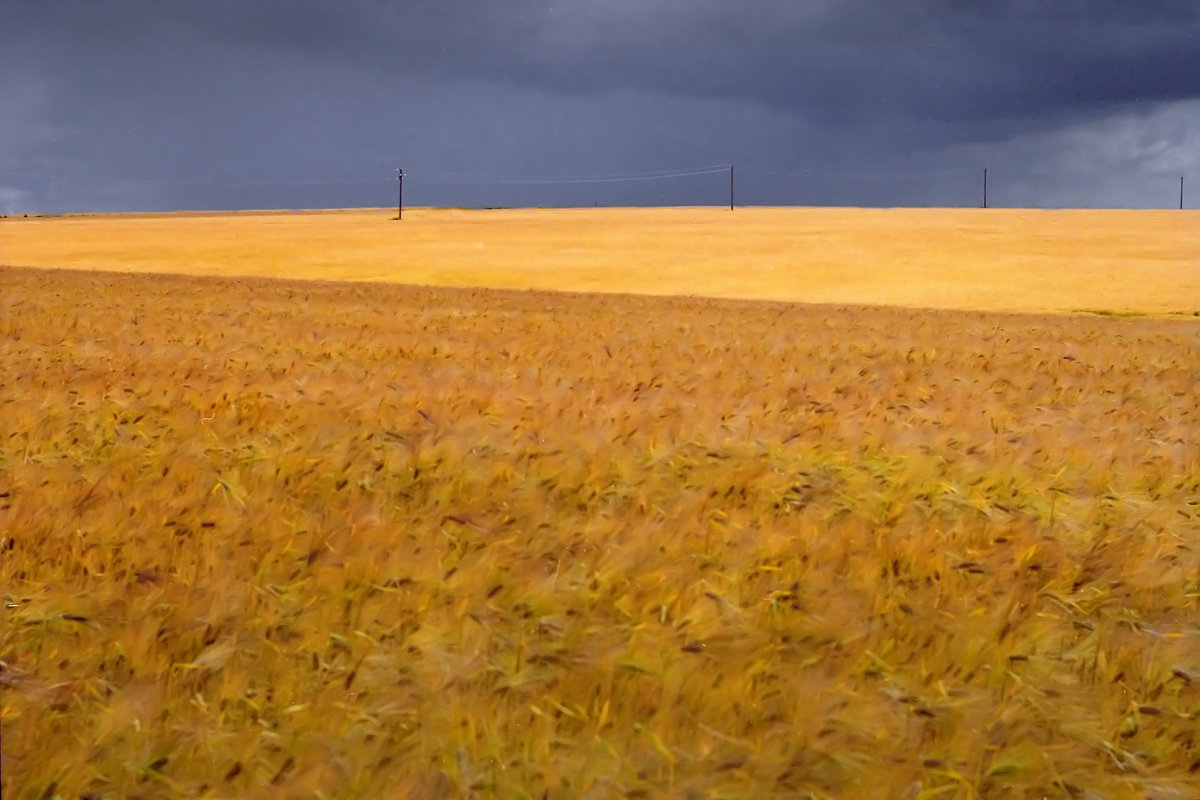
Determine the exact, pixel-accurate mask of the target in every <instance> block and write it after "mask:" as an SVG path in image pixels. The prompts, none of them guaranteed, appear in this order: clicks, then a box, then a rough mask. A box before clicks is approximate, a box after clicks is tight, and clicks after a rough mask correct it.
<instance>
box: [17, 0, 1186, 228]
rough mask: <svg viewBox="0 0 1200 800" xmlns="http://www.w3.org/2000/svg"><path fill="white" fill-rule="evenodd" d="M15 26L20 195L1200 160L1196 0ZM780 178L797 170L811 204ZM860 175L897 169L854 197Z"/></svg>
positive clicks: (180, 196) (616, 3)
mask: <svg viewBox="0 0 1200 800" xmlns="http://www.w3.org/2000/svg"><path fill="white" fill-rule="evenodd" d="M0 23H2V26H0V70H3V74H4V75H7V76H9V77H8V80H7V87H8V88H6V90H5V91H6V92H7V97H6V100H7V102H6V103H5V104H3V107H0V203H3V202H5V198H6V197H8V198H10V199H9V200H8V205H10V206H13V205H19V204H20V203H19V202H18V201H16V200H12V199H11V198H14V197H18V196H24V197H26V198H27V199H30V200H31V201H32V202H43V203H46V204H49V205H55V204H59V205H61V204H63V203H68V204H69V203H70V202H77V203H82V204H83V205H84V206H87V207H106V204H111V202H113V201H110V199H108V198H109V195H112V194H113V193H115V195H116V196H118V197H123V198H125V199H124V201H123V202H126V203H132V204H150V205H161V204H167V205H172V204H179V205H196V204H218V205H222V204H229V203H230V202H231V201H230V200H228V199H222V197H221V195H220V193H219V192H217V191H216V190H215V189H213V188H212V187H206V186H205V185H204V184H203V181H205V180H212V181H214V182H219V181H225V182H226V184H228V182H229V181H230V179H231V176H234V175H236V176H237V177H238V178H239V179H241V180H242V181H243V182H244V183H245V184H246V185H247V187H248V188H247V192H246V193H245V194H254V191H257V192H258V194H257V196H258V197H259V198H261V200H260V201H259V202H262V203H264V204H303V203H305V202H309V201H308V199H307V197H297V192H298V191H299V189H298V187H300V186H301V184H302V181H303V180H304V178H303V177H301V178H296V177H295V176H297V175H301V176H307V177H308V178H311V179H313V181H314V183H312V184H311V185H310V187H309V189H308V190H306V191H309V196H311V197H312V198H313V199H312V200H311V202H313V203H317V204H321V203H334V202H339V201H338V200H337V198H333V197H331V196H330V195H329V194H328V192H331V191H333V189H330V188H326V189H325V190H322V191H324V192H326V194H322V195H319V196H318V195H317V194H314V191H315V190H312V188H311V186H316V185H325V186H326V187H331V186H333V185H334V184H332V183H330V184H317V183H316V182H315V181H316V179H317V178H322V179H324V178H328V179H331V180H332V179H338V178H348V179H352V178H357V177H359V176H371V175H378V174H380V173H381V172H386V171H387V170H388V169H389V168H390V165H391V164H393V163H394V162H395V161H396V160H397V158H398V157H400V156H403V157H404V158H405V159H406V163H408V164H412V165H414V166H415V167H421V166H426V165H427V166H428V167H429V168H430V170H431V171H432V169H433V167H434V166H436V167H437V168H438V169H447V168H453V169H455V170H461V171H473V172H479V171H485V170H486V171H490V172H491V173H492V174H497V173H500V174H506V175H512V174H547V173H555V174H564V173H575V174H578V173H581V172H582V173H588V172H595V171H601V172H603V171H610V170H617V171H621V170H622V169H624V168H626V167H629V168H634V169H639V170H640V169H655V168H658V167H660V166H664V165H665V166H667V167H671V166H676V165H681V164H682V165H687V164H693V163H695V164H703V163H711V162H712V161H713V160H714V159H716V160H718V161H721V160H738V161H739V163H745V162H747V161H749V162H750V164H749V166H750V167H751V169H748V170H747V172H746V179H747V181H748V182H749V188H750V189H751V192H752V194H753V193H754V192H757V193H758V194H757V197H759V198H761V199H760V200H759V201H760V202H817V203H819V202H864V203H865V202H879V203H883V204H886V203H896V202H899V203H905V202H907V203H941V202H954V203H957V202H963V201H966V199H967V198H968V197H969V196H970V190H968V185H969V184H964V183H962V180H963V178H962V174H961V172H962V169H963V168H965V166H966V165H967V164H968V163H969V162H970V161H971V160H972V159H975V160H978V159H980V158H984V159H986V158H987V157H988V155H989V151H988V150H987V146H988V144H989V143H991V144H992V145H994V146H995V150H994V152H995V153H996V154H998V155H1001V156H1004V155H1008V156H1011V157H1013V158H1019V159H1021V160H1023V162H1025V164H1026V167H1025V169H1026V171H1028V170H1029V169H1033V167H1032V166H1030V165H1033V164H1035V163H1037V164H1040V165H1041V166H1040V167H1038V169H1041V170H1043V171H1045V170H1046V169H1047V165H1052V164H1053V163H1054V162H1055V161H1056V159H1057V155H1056V153H1055V152H1053V148H1056V147H1057V148H1061V147H1064V146H1067V145H1066V144H1064V143H1065V142H1078V141H1084V142H1086V143H1088V146H1090V147H1093V148H1094V149H1096V150H1097V152H1101V151H1103V153H1108V152H1109V151H1110V150H1111V149H1112V146H1113V145H1112V144H1111V141H1117V140H1119V141H1121V142H1126V144H1124V145H1122V147H1124V150H1122V151H1121V152H1123V153H1125V156H1123V157H1124V159H1125V160H1124V161H1122V162H1121V163H1120V164H1119V165H1118V166H1117V167H1115V168H1121V169H1124V168H1128V169H1138V170H1143V171H1144V170H1146V169H1149V168H1148V167H1146V164H1148V163H1152V164H1154V165H1155V166H1154V167H1153V169H1155V170H1159V171H1162V170H1166V171H1170V170H1174V169H1179V168H1182V167H1183V166H1188V165H1190V164H1192V163H1193V159H1194V157H1193V156H1191V155H1188V153H1189V152H1190V151H1189V150H1188V147H1190V142H1191V141H1192V140H1191V139H1190V138H1188V137H1190V136H1191V135H1192V134H1191V133H1190V129H1189V126H1188V125H1187V124H1186V123H1187V121H1188V120H1191V119H1193V118H1194V117H1195V113H1196V110H1197V106H1196V105H1195V103H1194V101H1195V100H1196V99H1197V98H1200V58H1198V56H1197V54H1198V53H1200V4H1197V3H1195V2H1193V0H1158V1H1157V2H1155V1H1154V0H1146V1H1144V2H1129V1H1128V0H997V2H989V3H983V2H975V1H974V0H913V1H912V2H904V3H898V2H885V0H869V1H868V0H862V1H861V2H854V1H853V0H743V2H737V3H734V2H723V1H722V0H657V1H653V0H563V1H562V2H546V1H545V0H510V1H509V2H504V3H498V2H484V1H483V0H470V1H468V0H408V1H407V2H400V3H388V2H382V1H381V0H362V1H361V2H346V1H345V0H343V2H333V1H332V0H289V2H282V0H280V1H278V2H267V1H266V0H259V1H257V2H238V1H237V0H208V1H207V2H203V3H185V2H149V0H145V1H143V2H134V1H133V0H93V1H92V2H56V3H46V2H33V1H32V0H15V1H14V0H10V2H9V3H8V4H7V5H5V6H4V7H3V19H2V20H0ZM1181 120H1182V121H1183V122H1181ZM1149 121H1155V124H1156V125H1159V126H1160V127H1161V130H1162V134H1161V136H1160V135H1159V133H1158V132H1156V131H1158V129H1157V128H1156V129H1148V128H1146V127H1145V126H1146V125H1149V124H1150V122H1149ZM1139 125H1140V126H1141V127H1139ZM1096 126H1099V127H1096ZM1076 129H1078V130H1079V131H1084V133H1081V134H1080V135H1079V136H1076V137H1075V139H1072V138H1071V136H1070V135H1067V134H1064V133H1063V132H1064V131H1072V130H1076ZM1134 130H1136V131H1140V133H1139V134H1138V135H1134V134H1133V133H1131V131H1134ZM1106 131H1110V132H1111V135H1112V136H1115V137H1117V139H1112V138H1111V136H1110V138H1108V139H1106V138H1105V137H1106V136H1107V135H1108V134H1106V133H1105V132H1106ZM1139 136H1140V137H1141V138H1139ZM1038 137H1041V138H1038ZM1121 137H1124V138H1121ZM1146 137H1149V138H1146ZM1164 137H1165V138H1164ZM1143 139H1144V140H1145V141H1143ZM1110 140H1111V141H1110ZM1128 142H1133V143H1134V144H1128ZM1106 148H1107V150H1106ZM1164 153H1165V154H1166V155H1164ZM755 166H757V167H758V168H759V169H760V175H759V177H758V178H757V179H755V178H754V173H753V167H755ZM851 169H853V170H857V172H855V173H854V174H848V172H847V171H848V170H851ZM1013 169H1014V170H1015V169H1017V166H1014V167H1013ZM771 170H775V171H777V172H780V173H786V172H789V171H797V170H800V171H804V172H805V174H806V175H807V178H806V180H805V181H804V182H803V186H804V187H805V188H804V192H803V193H802V196H800V195H797V194H796V190H795V187H796V185H797V183H796V182H795V181H790V180H788V179H786V178H785V177H784V176H782V175H777V176H775V178H772V177H771V176H770V174H769V173H770V172H771ZM939 170H942V171H946V172H947V174H949V173H950V172H954V173H955V174H956V175H957V176H958V177H955V178H954V179H953V180H950V179H949V178H947V179H945V180H943V179H942V178H941V177H939V175H940V172H939ZM1051 171H1053V170H1051ZM415 172H419V170H415ZM67 173H70V174H74V175H76V176H81V177H80V180H79V181H77V183H76V185H77V188H76V190H75V191H76V192H77V194H76V195H75V196H74V197H73V198H72V197H70V196H67V197H64V196H63V192H66V191H67V189H65V188H62V186H65V185H68V184H69V181H68V179H67V178H66V177H64V176H65V175H66V174H67ZM911 173H920V174H921V175H922V176H923V179H922V180H921V181H919V182H916V181H914V180H913V178H912V175H911ZM863 174H870V175H882V176H884V177H883V178H880V179H878V180H877V181H876V184H875V185H873V186H871V187H866V185H865V184H863V186H864V188H863V189H862V191H861V192H860V195H861V196H860V195H855V194H854V193H853V191H850V190H848V189H847V188H846V187H847V186H850V187H853V186H854V185H855V183H854V182H855V181H859V182H860V183H861V182H862V180H863ZM21 176H24V177H21ZM87 176H94V179H93V180H92V181H91V183H90V184H88V183H87V180H85V179H86V178H87ZM888 176H891V179H890V180H891V183H890V184H889V183H888V180H889V178H888ZM416 177H417V175H416V174H414V178H416ZM1020 177H1021V180H1023V181H1026V184H1027V185H1028V186H1029V187H1031V188H1029V192H1030V193H1031V197H1030V198H1029V199H1028V200H1026V202H1036V201H1037V199H1038V197H1040V196H1043V195H1044V194H1045V193H1044V192H1042V193H1041V195H1039V191H1040V190H1038V189H1037V188H1036V185H1037V181H1036V180H1035V178H1036V176H1032V177H1031V175H1028V174H1022V175H1021V176H1020ZM1076 177H1077V178H1078V180H1080V181H1084V180H1085V177H1086V176H1076ZM293 179H295V180H296V183H295V184H290V186H291V188H289V184H287V183H286V182H285V180H293ZM188 180H191V181H193V183H192V184H185V183H183V181H188ZM256 180H257V181H261V182H262V183H263V184H264V185H265V184H268V183H272V182H274V183H273V184H272V186H271V187H270V191H267V189H266V188H263V187H260V189H261V191H259V190H253V186H252V184H253V183H254V181H256ZM1108 180H1111V177H1110V178H1109V179H1108ZM156 181H157V182H156ZM947 181H949V182H947ZM60 184H61V185H60ZM1014 185H1015V181H1014ZM1023 185H1024V184H1023ZM55 187H59V188H55ZM89 187H90V188H89ZM415 188H416V189H418V190H422V188H421V186H420V184H419V183H418V184H416V185H415ZM428 188H432V187H428ZM1081 188H1084V187H1081ZM89 191H90V192H91V195H88V194H87V193H88V192H89ZM372 191H374V190H372ZM455 191H458V195H456V196H462V195H463V193H464V192H465V193H467V194H471V193H472V192H476V194H475V195H474V196H473V197H468V198H466V199H464V200H463V202H468V203H469V202H476V201H478V202H485V201H484V199H483V197H484V195H483V194H481V193H479V191H481V190H478V191H477V190H476V189H473V188H471V187H466V188H460V189H458V190H455ZM541 191H542V192H543V193H542V194H540V195H536V198H541V199H546V198H549V200H548V202H557V201H558V199H556V198H554V197H552V196H550V195H547V194H545V190H541ZM848 191H850V194H847V192H848ZM1106 191H1108V190H1107V189H1106ZM1156 191H1157V190H1156ZM442 192H443V193H442V195H437V197H441V198H443V199H446V198H449V197H450V196H451V195H453V194H454V191H452V190H451V189H446V188H445V187H443V190H442ZM78 193H82V195H81V194H78ZM106 193H107V194H106ZM489 196H494V195H489ZM528 196H529V197H531V198H535V195H533V194H529V195H528ZM608 197H609V196H607V195H606V199H608ZM536 198H535V200H533V201H536ZM624 199H627V198H623V197H616V198H615V199H614V201H621V200H624ZM752 199H753V198H752ZM425 200H426V201H428V202H435V201H437V199H436V198H435V196H434V195H433V194H430V195H429V196H428V197H426V198H425ZM562 201H563V202H575V201H576V200H575V199H570V198H566V197H565V196H564V197H563V198H562ZM649 201H650V202H659V201H661V202H674V201H678V202H689V200H688V198H687V197H684V196H682V195H681V196H679V197H672V196H670V194H669V192H667V194H660V195H651V196H650V199H649ZM115 202H118V203H119V202H122V201H115ZM238 202H246V203H251V204H253V201H251V200H240V201H238ZM1096 202H1097V203H1099V204H1103V203H1104V202H1109V203H1112V204H1121V203H1134V202H1139V201H1137V200H1136V199H1122V198H1119V197H1113V198H1112V199H1111V200H1108V201H1105V200H1104V199H1103V198H1099V199H1097V201H1096Z"/></svg>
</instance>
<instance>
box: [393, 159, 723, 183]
mask: <svg viewBox="0 0 1200 800" xmlns="http://www.w3.org/2000/svg"><path fill="white" fill-rule="evenodd" d="M728 171H729V165H728V164H712V165H709V166H705V167H692V168H690V169H676V170H666V171H660V172H635V173H629V174H624V175H570V176H558V177H554V176H544V177H535V178H514V177H504V176H499V175H481V174H473V173H462V172H405V173H404V175H405V177H414V178H418V179H424V180H426V181H429V182H435V183H471V184H485V183H486V184H505V185H510V186H516V185H541V186H545V185H554V184H573V183H620V182H626V181H657V180H665V179H668V178H687V177H691V176H693V175H712V174H714V173H718V172H728Z"/></svg>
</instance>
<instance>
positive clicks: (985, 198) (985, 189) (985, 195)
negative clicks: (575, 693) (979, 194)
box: [983, 167, 987, 208]
mask: <svg viewBox="0 0 1200 800" xmlns="http://www.w3.org/2000/svg"><path fill="white" fill-rule="evenodd" d="M983 207H984V208H987V167H984V168H983Z"/></svg>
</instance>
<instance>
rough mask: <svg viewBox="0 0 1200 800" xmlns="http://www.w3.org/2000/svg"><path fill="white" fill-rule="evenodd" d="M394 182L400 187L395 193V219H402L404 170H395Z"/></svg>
mask: <svg viewBox="0 0 1200 800" xmlns="http://www.w3.org/2000/svg"><path fill="white" fill-rule="evenodd" d="M396 181H397V182H398V183H399V187H400V188H399V189H398V190H397V192H396V219H404V170H402V169H397V170H396Z"/></svg>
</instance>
